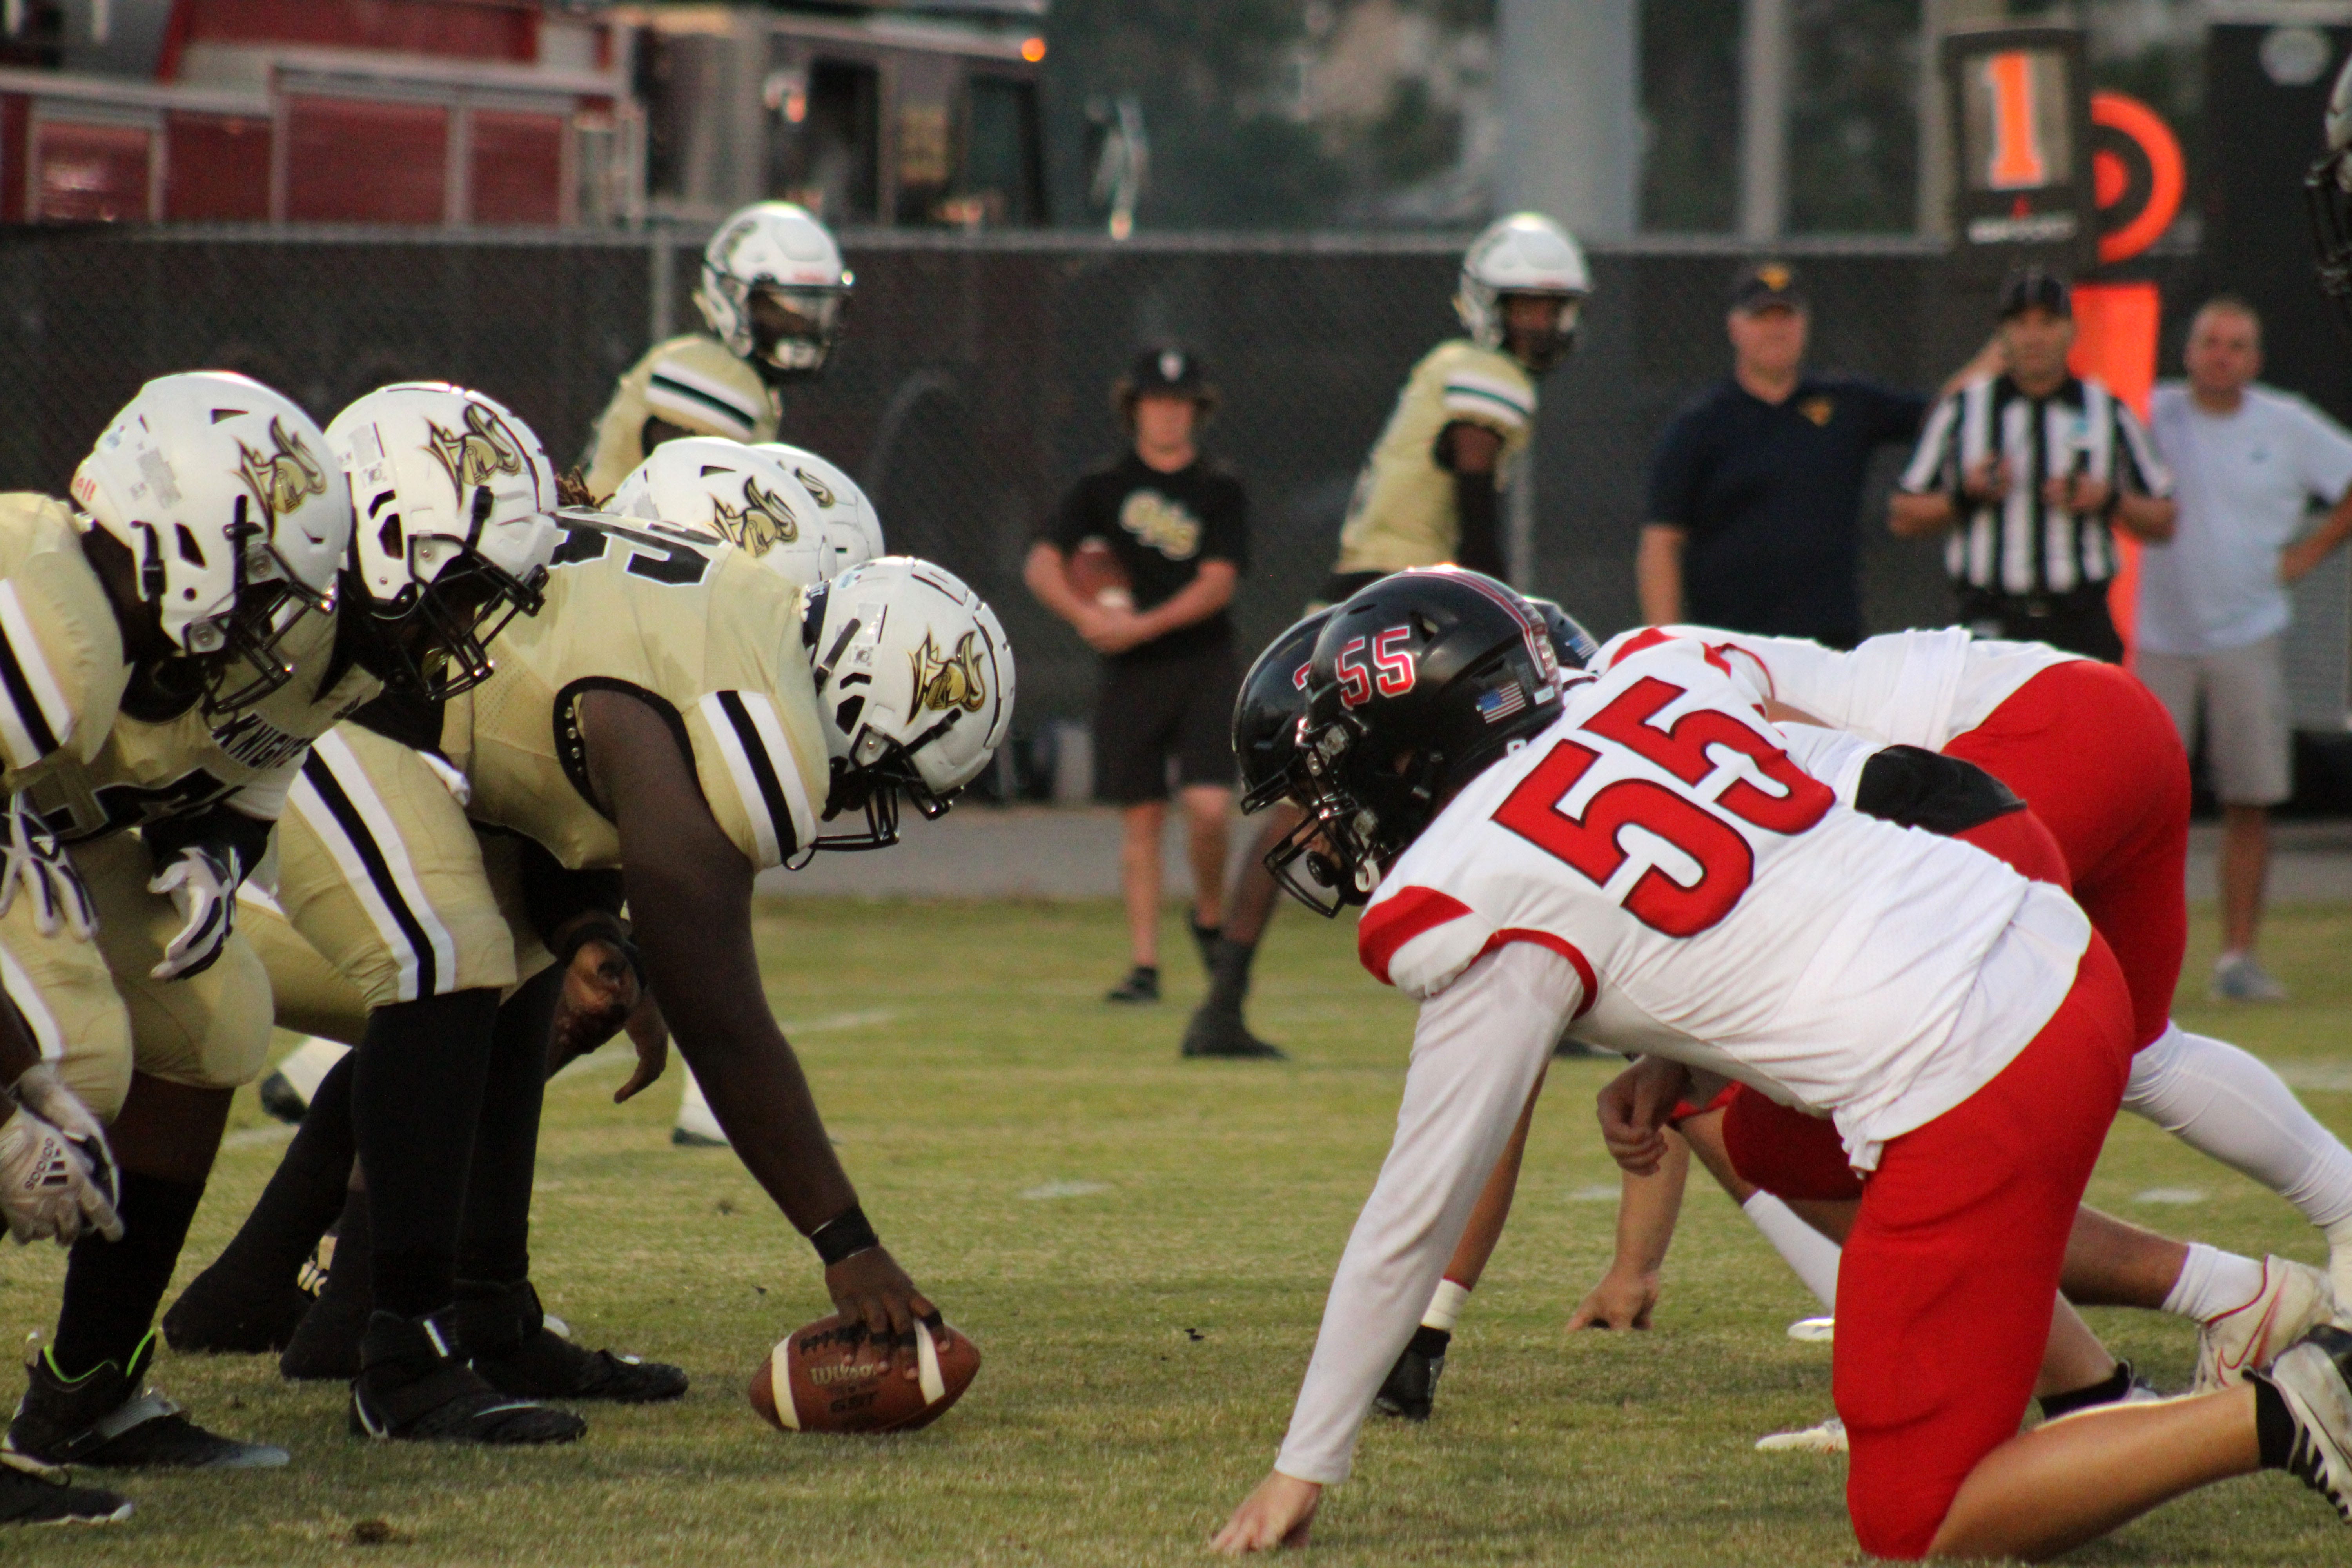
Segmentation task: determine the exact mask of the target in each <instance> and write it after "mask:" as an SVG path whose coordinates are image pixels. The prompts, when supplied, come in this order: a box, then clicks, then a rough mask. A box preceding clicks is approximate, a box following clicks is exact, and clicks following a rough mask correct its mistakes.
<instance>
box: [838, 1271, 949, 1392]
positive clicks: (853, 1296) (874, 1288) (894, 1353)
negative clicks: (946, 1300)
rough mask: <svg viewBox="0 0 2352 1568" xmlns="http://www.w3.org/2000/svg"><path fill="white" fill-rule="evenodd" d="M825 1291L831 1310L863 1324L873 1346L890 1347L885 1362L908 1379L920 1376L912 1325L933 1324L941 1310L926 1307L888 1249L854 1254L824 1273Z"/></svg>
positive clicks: (925, 1302) (923, 1299) (928, 1305)
mask: <svg viewBox="0 0 2352 1568" xmlns="http://www.w3.org/2000/svg"><path fill="white" fill-rule="evenodd" d="M824 1288H825V1289H826V1291H827V1292H829V1293H830V1294H831V1295H832V1297H833V1305H834V1310H835V1311H837V1312H839V1313H840V1314H841V1315H842V1316H843V1317H845V1318H857V1319H861V1320H863V1321H864V1322H865V1324H866V1332H867V1333H868V1334H869V1335H871V1336H872V1337H873V1339H874V1341H875V1342H876V1343H877V1344H885V1345H888V1346H889V1347H890V1359H891V1361H892V1362H894V1363H897V1365H898V1370H899V1372H900V1373H901V1374H902V1375H903V1376H906V1377H908V1378H910V1379H911V1378H914V1377H918V1376H919V1375H921V1368H920V1366H919V1363H918V1362H917V1360H916V1354H915V1320H916V1319H918V1318H921V1319H923V1320H925V1321H929V1322H931V1323H934V1324H936V1323H937V1322H938V1321H940V1310H939V1309H938V1308H937V1307H934V1306H932V1305H931V1303H930V1302H929V1300H927V1299H926V1298H925V1297H924V1295H923V1293H922V1292H921V1291H920V1290H918V1289H915V1282H914V1281H913V1280H912V1279H908V1278H907V1271H906V1270H905V1269H903V1268H899V1267H898V1259H897V1258H893V1257H891V1256H890V1249H889V1248H888V1247H867V1248H866V1250H865V1251H863V1252H853V1253H851V1254H850V1255H849V1256H848V1257H846V1258H843V1259H842V1260H841V1261H840V1262H838V1263H836V1264H835V1265H834V1266H833V1267H832V1268H828V1269H826V1270H825V1271H824Z"/></svg>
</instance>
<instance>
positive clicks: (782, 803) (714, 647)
mask: <svg viewBox="0 0 2352 1568" xmlns="http://www.w3.org/2000/svg"><path fill="white" fill-rule="evenodd" d="M491 653H492V656H493V657H494V658H496V660H497V662H498V672H497V673H496V674H495V675H493V676H491V677H490V679H488V680H486V681H484V682H483V683H482V684H481V685H479V686H478V687H476V688H475V689H473V690H472V691H470V692H467V693H466V694H464V695H462V696H460V697H458V698H457V699H455V700H452V701H451V702H450V703H449V704H448V706H447V708H446V710H444V712H443V715H442V731H441V749H442V751H443V752H444V753H445V754H446V756H447V757H448V759H449V761H450V762H451V763H454V764H455V765H456V766H457V769H458V771H459V772H461V773H464V774H465V775H466V778H467V783H468V784H469V785H470V786H471V790H472V795H471V800H470V803H469V804H468V806H467V813H468V815H469V816H472V817H473V818H474V819H475V820H476V821H478V822H487V823H490V824H493V825H496V826H500V827H507V828H510V829H512V830H513V831H515V832H517V833H520V834H523V835H524V836H526V837H530V838H532V839H535V840H537V841H538V842H539V843H540V844H541V846H543V847H545V848H546V849H547V851H548V852H549V853H550V854H551V855H553V856H554V857H555V858H557V859H558V860H559V861H561V862H562V863H563V864H564V865H565V866H568V867H571V868H573V869H575V870H576V869H580V868H586V867H610V866H617V865H619V864H620V863H621V841H620V835H619V832H618V830H617V829H616V828H615V827H614V824H613V822H612V819H611V818H610V817H608V816H605V815H604V811H603V809H602V808H600V807H599V806H598V805H596V803H595V800H594V797H593V793H592V791H591V790H590V788H589V784H588V774H587V765H586V757H585V752H584V748H583V744H582V740H581V733H580V723H579V716H578V712H577V704H578V701H579V699H580V697H581V695H582V693H583V692H587V691H593V690H596V689H606V690H622V691H627V692H630V693H633V694H635V695H636V696H638V697H641V698H644V699H645V700H647V701H649V702H650V703H651V704H652V705H653V706H654V707H655V708H656V709H657V710H660V711H661V712H662V713H663V715H664V716H665V717H667V719H668V720H669V721H670V727H671V729H672V730H673V731H675V732H676V733H677V735H678V737H679V739H680V740H681V741H683V742H685V744H686V749H687V751H688V754H690V755H691V756H692V758H693V759H694V771H695V774H696V776H697V778H698V781H699V782H700V784H701V785H702V795H703V798H704V799H705V800H706V801H707V802H709V806H710V811H711V815H712V816H715V817H717V818H718V820H719V826H720V827H721V828H722V829H724V830H725V832H726V834H727V836H728V837H729V838H730V839H732V840H733V841H734V843H735V847H737V848H739V849H740V850H741V851H742V852H743V854H744V856H745V858H748V859H749V860H751V863H752V864H753V865H754V866H756V867H759V868H761V869H762V870H764V869H766V868H769V867H771V866H777V865H781V864H782V863H783V862H784V861H785V860H786V859H788V858H791V857H792V855H793V853H794V852H795V851H796V850H799V849H802V848H805V847H807V846H808V845H809V844H811V843H812V842H814V839H815V837H816V828H817V822H818V814H819V813H821V812H822V811H823V810H824V802H825V797H826V794H827V791H828V789H829V787H830V776H831V765H830V763H828V761H827V759H826V755H825V749H824V731H823V729H822V728H821V727H820V725H819V721H818V718H817V709H816V687H815V683H814V679H813V678H812V677H811V675H810V673H809V666H808V656H807V654H806V653H805V652H804V651H803V648H802V647H801V628H800V620H799V595H798V593H797V592H796V590H794V589H793V587H792V585H791V584H787V583H786V582H784V580H783V579H782V578H781V577H779V576H777V575H776V574H774V573H772V572H770V571H768V570H767V569H766V568H764V567H762V566H761V565H759V564H758V563H756V562H754V561H753V560H752V558H751V557H750V556H748V555H745V554H744V553H743V552H740V551H739V550H737V549H735V548H733V547H732V546H730V545H698V544H693V543H688V542H685V541H683V540H677V539H671V538H668V537H666V536H664V535H661V534H656V533H654V532H650V531H644V532H641V531H637V530H636V529H635V528H630V529H627V530H625V531H606V530H604V529H602V528H595V527H589V526H585V525H582V524H577V523H575V524H572V525H571V527H570V530H569V531H568V533H567V535H566V537H565V540H564V542H563V544H562V546H561V547H560V548H558V549H557V551H556V552H555V563H554V565H553V568H552V569H551V572H550V573H549V576H548V584H547V605H546V608H544V609H542V610H541V611H540V613H539V614H538V615H536V616H530V617H528V618H518V619H517V620H515V621H513V622H512V623H510V624H509V626H508V627H507V629H506V630H505V631H504V632H503V633H501V634H500V635H499V640H498V642H497V643H496V645H494V646H493V647H492V648H491Z"/></svg>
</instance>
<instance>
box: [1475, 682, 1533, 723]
mask: <svg viewBox="0 0 2352 1568" xmlns="http://www.w3.org/2000/svg"><path fill="white" fill-rule="evenodd" d="M1527 705H1528V694H1527V692H1526V690H1525V689H1522V688H1521V687H1520V685H1519V683H1518V682H1517V681H1516V680H1514V681H1512V682H1510V683H1509V684H1508V685H1507V686H1498V687H1496V688H1495V689H1494V690H1492V691H1489V692H1486V693H1485V694H1484V695H1483V696H1481V697H1480V698H1479V699H1478V717H1480V718H1481V719H1484V720H1485V721H1486V722H1487V723H1489V724H1499V723H1501V722H1502V721H1504V720H1506V719H1507V718H1509V717H1510V716H1511V715H1512V714H1514V713H1517V712H1519V711H1521V710H1523V709H1525V708H1526V707H1527Z"/></svg>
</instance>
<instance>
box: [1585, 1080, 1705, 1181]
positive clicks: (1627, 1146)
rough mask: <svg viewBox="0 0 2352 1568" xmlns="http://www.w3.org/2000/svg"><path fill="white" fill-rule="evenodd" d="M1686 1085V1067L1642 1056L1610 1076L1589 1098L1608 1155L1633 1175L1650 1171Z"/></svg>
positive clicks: (1660, 1154) (1660, 1153)
mask: <svg viewBox="0 0 2352 1568" xmlns="http://www.w3.org/2000/svg"><path fill="white" fill-rule="evenodd" d="M1689 1086H1690V1072H1689V1070H1688V1069H1687V1068H1685V1067H1684V1066H1683V1065H1682V1064H1681V1063H1680V1062H1670V1061H1667V1060H1666V1059H1664V1058H1662V1057H1643V1058H1642V1059H1641V1060H1640V1061H1637V1062H1635V1063H1634V1064H1633V1066H1632V1067H1629V1068H1626V1069H1625V1070H1624V1071H1623V1072H1621V1073H1619V1074H1618V1075H1617V1076H1616V1077H1615V1078H1613V1079H1610V1080H1609V1082H1608V1083H1607V1084H1606V1085H1605V1086H1604V1087H1603V1088H1602V1089H1601V1093H1600V1096H1599V1098H1598V1099H1597V1100H1595V1102H1594V1109H1595V1110H1597V1111H1598V1112H1599V1114H1600V1117H1601V1142H1603V1143H1605V1144H1607V1145H1608V1147H1609V1154H1610V1157H1611V1158H1612V1159H1613V1160H1615V1161H1616V1162H1617V1163H1618V1164H1619V1165H1621V1166H1622V1167H1623V1168H1624V1169H1625V1170H1627V1171H1629V1172H1631V1173H1633V1174H1634V1175H1636V1176H1647V1175H1650V1174H1653V1173H1655V1172H1656V1170H1657V1168H1658V1163H1659V1162H1660V1161H1662V1160H1664V1158H1665V1157H1666V1135H1665V1132H1664V1127H1665V1125H1666V1118H1668V1117H1669V1116H1671V1115H1673V1114H1674V1110H1675V1101H1677V1100H1680V1099H1682V1097H1683V1091H1684V1090H1685V1089H1687V1088H1688V1087H1689Z"/></svg>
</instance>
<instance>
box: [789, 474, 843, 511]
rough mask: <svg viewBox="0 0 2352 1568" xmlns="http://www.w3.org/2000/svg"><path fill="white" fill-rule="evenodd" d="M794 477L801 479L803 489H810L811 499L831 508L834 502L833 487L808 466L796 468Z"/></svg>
mask: <svg viewBox="0 0 2352 1568" xmlns="http://www.w3.org/2000/svg"><path fill="white" fill-rule="evenodd" d="M793 478H794V479H798V480H800V482H801V489H804V490H806V491H808V493H809V500H813V501H814V502H816V504H817V505H819V506H821V507H828V508H829V507H831V506H832V505H833V504H834V495H833V487H832V486H830V485H828V484H826V483H825V482H824V480H823V479H818V478H817V477H816V476H815V475H814V474H812V473H810V472H809V471H808V470H807V469H806V468H794V469H793Z"/></svg>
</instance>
